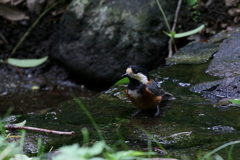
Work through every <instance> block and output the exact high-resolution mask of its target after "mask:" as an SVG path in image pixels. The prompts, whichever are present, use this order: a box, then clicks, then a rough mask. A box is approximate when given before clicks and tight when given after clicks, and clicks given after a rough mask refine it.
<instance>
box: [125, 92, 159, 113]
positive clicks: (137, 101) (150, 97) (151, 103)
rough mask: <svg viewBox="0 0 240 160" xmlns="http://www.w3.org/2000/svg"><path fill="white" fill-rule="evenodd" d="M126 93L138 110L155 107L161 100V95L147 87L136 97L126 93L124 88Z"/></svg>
mask: <svg viewBox="0 0 240 160" xmlns="http://www.w3.org/2000/svg"><path fill="white" fill-rule="evenodd" d="M126 94H127V96H128V98H129V100H130V101H131V102H132V103H133V105H134V106H136V107H137V108H138V109H140V110H147V109H155V108H156V106H157V105H158V104H159V103H160V102H161V100H162V96H156V95H154V94H153V93H151V92H150V91H149V90H148V89H147V90H145V91H144V92H143V93H142V96H140V97H138V98H133V97H131V95H129V94H128V90H126Z"/></svg>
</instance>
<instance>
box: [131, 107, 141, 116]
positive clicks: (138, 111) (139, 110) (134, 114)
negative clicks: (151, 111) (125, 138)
mask: <svg viewBox="0 0 240 160" xmlns="http://www.w3.org/2000/svg"><path fill="white" fill-rule="evenodd" d="M140 112H142V110H141V109H138V110H137V111H136V112H135V113H133V115H132V116H133V117H134V116H136V115H137V114H138V113H140Z"/></svg>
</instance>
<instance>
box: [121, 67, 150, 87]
mask: <svg viewBox="0 0 240 160" xmlns="http://www.w3.org/2000/svg"><path fill="white" fill-rule="evenodd" d="M122 76H123V77H128V78H129V79H130V82H134V81H138V82H140V83H143V84H146V83H147V82H148V81H149V75H148V71H147V70H146V69H145V68H142V67H140V66H137V65H131V66H129V67H128V68H127V69H126V73H125V74H124V75H122Z"/></svg>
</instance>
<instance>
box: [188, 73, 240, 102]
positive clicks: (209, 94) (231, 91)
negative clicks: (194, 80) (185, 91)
mask: <svg viewBox="0 0 240 160" xmlns="http://www.w3.org/2000/svg"><path fill="white" fill-rule="evenodd" d="M190 90H191V91H193V92H197V93H202V94H203V96H204V97H206V98H208V99H219V100H220V99H226V98H229V99H234V98H239V97H240V75H238V76H234V77H227V78H224V79H222V80H216V81H211V82H204V83H200V84H197V85H194V86H192V87H191V88H190Z"/></svg>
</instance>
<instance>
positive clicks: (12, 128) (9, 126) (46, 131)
mask: <svg viewBox="0 0 240 160" xmlns="http://www.w3.org/2000/svg"><path fill="white" fill-rule="evenodd" d="M4 128H5V129H6V130H16V129H25V130H31V131H39V132H45V133H52V134H59V135H70V136H73V135H74V134H75V133H74V131H71V132H62V131H54V130H48V129H43V128H35V127H29V126H16V125H14V124H7V125H5V126H4Z"/></svg>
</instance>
